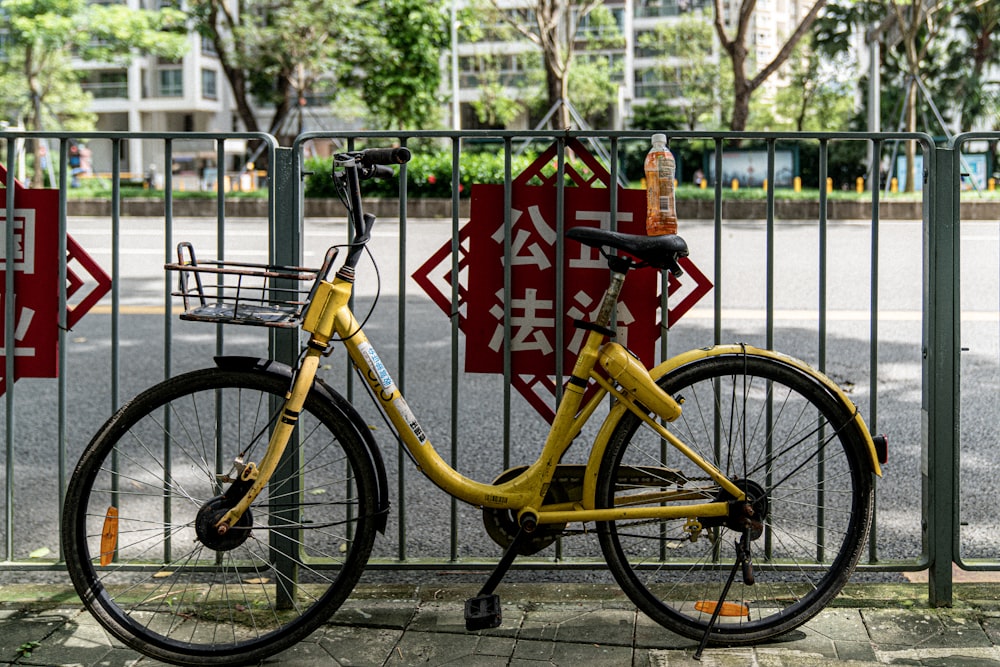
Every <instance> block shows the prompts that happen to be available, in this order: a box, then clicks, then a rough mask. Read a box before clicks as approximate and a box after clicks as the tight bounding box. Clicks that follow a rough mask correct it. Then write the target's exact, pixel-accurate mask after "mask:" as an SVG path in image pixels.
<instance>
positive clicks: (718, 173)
mask: <svg viewBox="0 0 1000 667" xmlns="http://www.w3.org/2000/svg"><path fill="white" fill-rule="evenodd" d="M713 159H714V160H715V211H714V214H713V219H712V221H713V227H714V230H715V248H714V253H715V273H714V275H713V278H714V281H715V287H713V288H712V295H713V297H714V299H715V313H714V318H713V322H712V325H713V326H712V331H713V334H714V336H713V339H712V340H713V342H714V343H715V344H716V345H719V344H721V343H722V139H716V140H715V155H713ZM715 442H716V443H718V442H719V433H718V424H716V434H715ZM716 460H718V459H716Z"/></svg>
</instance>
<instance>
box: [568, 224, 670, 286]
mask: <svg viewBox="0 0 1000 667" xmlns="http://www.w3.org/2000/svg"><path fill="white" fill-rule="evenodd" d="M566 236H568V237H569V238H571V239H573V240H574V241H579V242H580V243H582V244H584V245H587V246H590V247H591V248H604V247H608V248H614V249H615V250H620V251H622V252H624V253H626V254H628V255H631V256H632V257H634V258H635V259H637V260H639V263H640V264H641V265H643V266H652V267H655V268H657V269H666V270H668V271H670V272H671V273H673V274H674V275H675V276H680V275H682V274H683V273H684V271H683V270H682V269H681V267H680V265H678V264H677V260H678V259H680V258H681V257H687V256H688V247H687V243H686V242H685V241H684V239H682V238H681V237H679V236H677V235H676V234H664V235H662V236H640V235H639V234H622V233H621V232H612V231H608V230H606V229H594V228H593V227H573V228H572V229H569V230H567V231H566Z"/></svg>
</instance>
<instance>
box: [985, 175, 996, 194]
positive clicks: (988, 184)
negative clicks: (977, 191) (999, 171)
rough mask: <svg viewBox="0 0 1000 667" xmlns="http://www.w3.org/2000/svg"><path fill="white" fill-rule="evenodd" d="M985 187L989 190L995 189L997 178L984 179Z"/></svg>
mask: <svg viewBox="0 0 1000 667" xmlns="http://www.w3.org/2000/svg"><path fill="white" fill-rule="evenodd" d="M986 188H987V189H988V190H989V191H990V192H993V191H994V190H996V189H997V179H995V178H991V179H990V180H988V181H986Z"/></svg>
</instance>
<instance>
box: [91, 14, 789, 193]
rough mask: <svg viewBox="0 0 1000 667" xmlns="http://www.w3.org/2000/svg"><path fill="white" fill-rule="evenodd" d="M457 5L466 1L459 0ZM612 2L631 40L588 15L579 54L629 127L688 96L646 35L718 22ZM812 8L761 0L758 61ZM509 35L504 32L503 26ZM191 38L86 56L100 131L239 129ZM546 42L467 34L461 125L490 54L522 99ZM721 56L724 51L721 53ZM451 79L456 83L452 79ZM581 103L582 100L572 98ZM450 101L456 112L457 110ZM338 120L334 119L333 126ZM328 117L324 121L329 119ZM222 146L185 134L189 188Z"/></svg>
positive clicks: (138, 145)
mask: <svg viewBox="0 0 1000 667" xmlns="http://www.w3.org/2000/svg"><path fill="white" fill-rule="evenodd" d="M126 1H127V3H128V4H129V6H132V7H135V8H139V7H143V8H147V9H157V8H159V7H161V6H163V4H165V3H167V2H170V0H126ZM455 2H456V3H457V4H456V7H462V6H464V5H463V3H465V2H466V0H455ZM510 2H511V4H510V6H512V7H513V6H515V5H514V4H513V3H519V4H520V6H526V7H529V8H530V7H532V6H533V1H532V0H510ZM605 6H606V7H607V8H608V10H609V11H610V13H611V15H612V16H613V17H614V21H615V23H616V25H617V29H618V32H619V33H620V37H621V39H619V40H618V46H616V47H614V48H607V47H603V48H594V47H593V44H594V43H595V41H596V42H601V43H604V42H605V41H606V40H594V39H592V38H594V37H600V35H597V34H596V33H595V31H596V30H598V29H599V28H598V27H596V26H591V25H589V24H588V22H587V21H584V22H583V25H582V29H581V30H580V32H579V33H578V34H577V36H576V49H577V54H578V57H580V58H587V57H592V56H594V55H602V56H605V57H607V58H609V59H610V60H611V61H612V62H613V63H614V64H615V65H617V67H616V71H617V72H618V74H617V77H618V79H617V81H616V82H615V83H617V85H618V95H617V96H616V98H615V99H612V100H609V113H608V117H609V119H610V123H609V125H608V127H610V128H613V129H620V128H623V127H625V126H626V125H627V121H628V119H629V118H630V117H631V114H632V110H633V109H634V108H635V107H636V106H637V105H641V104H644V103H646V102H649V101H651V100H655V99H663V98H666V99H668V100H669V99H672V98H676V97H678V96H679V95H680V94H681V90H680V87H679V86H678V85H677V83H676V81H669V80H665V79H664V77H663V56H662V54H661V53H659V52H658V50H656V49H650V48H648V47H644V46H643V44H644V43H645V40H644V39H643V35H645V34H647V33H652V32H653V31H655V30H656V29H657V27H658V26H659V25H661V24H663V23H664V22H669V21H676V20H678V18H680V17H683V16H699V17H702V18H703V19H704V20H705V21H711V20H712V19H711V17H712V13H713V7H712V0H605ZM738 7H739V0H725V1H724V3H723V11H724V14H725V18H726V22H727V23H730V19H729V15H730V14H731V13H732V14H735V12H736V11H737V10H738ZM807 9H808V7H804V8H803V7H800V3H799V2H796V0H758V3H757V10H756V22H755V26H754V29H753V32H752V35H753V37H752V40H751V41H752V47H753V50H754V55H755V57H756V59H757V61H758V62H766V61H767V60H770V59H771V58H772V57H773V56H774V54H775V53H777V50H778V48H780V45H781V41H782V40H783V39H784V37H785V36H786V35H787V34H788V33H789V32H790V31H791V30H792V29H794V26H795V23H796V21H797V17H798V16H799V15H800V14H801V12H803V11H805V10H807ZM497 34H499V33H497ZM188 39H189V40H190V46H189V49H188V51H187V53H186V54H185V55H184V56H183V57H182V58H181V59H180V60H179V61H165V60H162V59H160V58H156V57H150V56H137V57H135V58H134V59H133V60H132V61H131V63H130V64H128V65H127V66H116V65H111V64H107V63H93V62H80V63H78V65H79V67H80V69H81V70H82V71H83V72H84V74H83V77H82V85H83V88H84V90H86V91H87V92H89V93H90V94H91V95H92V96H93V107H92V111H93V112H94V113H96V114H97V117H98V121H97V129H98V130H101V131H128V132H140V131H145V132H231V131H234V130H239V129H240V127H239V123H238V121H237V120H236V118H235V115H234V111H233V104H232V100H231V94H230V90H229V84H228V82H227V80H226V79H225V76H224V74H223V72H222V68H221V65H220V63H219V59H218V55H217V54H216V53H215V52H214V49H213V46H212V43H211V41H210V40H207V39H203V38H201V37H200V36H198V35H197V34H195V33H191V34H190V35H189V36H188ZM538 53H539V51H538V47H537V46H535V45H534V44H532V43H531V42H529V41H528V40H526V39H510V38H509V33H508V37H507V38H505V39H503V40H500V39H495V38H494V39H491V38H489V37H487V38H486V39H483V40H480V41H477V42H473V43H470V42H463V41H462V40H461V39H460V40H459V42H458V46H457V53H456V56H457V58H456V59H455V60H457V64H458V67H457V69H458V75H457V76H456V77H452V76H451V68H452V67H453V64H452V63H453V62H455V60H453V59H452V58H450V57H444V58H442V68H443V69H444V70H445V72H444V76H442V80H443V81H445V82H455V83H453V84H452V85H453V86H454V90H447V91H445V92H446V94H448V95H451V94H454V93H455V92H456V91H457V95H456V96H457V98H458V100H459V103H460V104H459V107H458V108H459V113H460V114H461V118H460V120H459V122H457V123H456V119H454V118H447V119H443V121H444V122H446V123H447V125H449V126H452V127H463V128H473V127H482V126H483V124H481V123H480V122H479V120H478V119H477V118H476V114H475V113H474V111H473V109H472V103H473V102H474V101H476V100H477V99H479V98H480V96H482V95H483V94H484V91H483V84H484V82H485V79H484V62H485V61H486V60H489V62H490V65H489V67H490V69H491V72H492V74H491V75H490V76H498V77H499V82H500V83H501V84H502V86H503V87H504V90H505V93H506V94H507V95H509V96H512V97H515V98H516V97H517V96H520V95H525V94H527V93H526V91H525V89H524V87H523V86H524V84H525V83H526V82H527V81H528V80H529V78H530V77H529V74H530V72H529V70H530V69H531V68H532V67H539V62H540V58H539V57H538ZM714 57H718V55H717V54H716V55H715V56H714ZM446 85H447V84H446ZM571 101H572V100H571ZM454 108H455V107H454V106H451V107H449V115H451V114H453V113H454ZM311 113H312V114H313V116H312V122H311V124H310V127H308V128H307V129H311V130H312V129H315V130H326V129H335V128H336V121H335V120H334V119H333V116H332V115H331V114H329V110H327V109H322V110H321V109H319V108H313V109H312V111H311ZM530 122H531V121H530V120H529V118H528V117H527V115H522V117H521V118H519V119H518V120H517V121H515V122H514V123H513V124H511V125H510V127H511V128H512V129H525V128H528V127H529V123H530ZM327 124H328V125H329V127H326V126H325V125H327ZM321 125H322V126H321ZM91 148H92V151H93V158H92V159H93V163H94V165H95V168H97V169H99V170H107V169H109V168H110V164H111V155H110V151H111V147H110V144H108V143H106V142H94V145H93V146H92V147H91ZM226 151H227V153H228V154H230V155H231V157H227V162H229V164H227V165H223V166H224V167H225V168H226V169H228V170H232V169H234V168H239V164H238V163H239V160H241V159H245V157H246V155H245V147H244V146H243V145H242V144H241V143H240V142H236V141H227V142H226ZM120 158H121V165H122V171H123V172H126V173H129V174H132V175H133V176H135V177H141V176H142V175H146V174H148V173H149V172H150V165H156V167H155V169H153V171H154V172H155V174H154V177H155V178H157V179H162V175H163V171H164V170H165V168H166V165H164V162H163V146H162V143H160V142H143V141H140V140H138V139H132V140H129V141H127V142H123V143H122V145H121V155H120ZM216 161H217V153H216V146H215V144H214V142H211V141H178V142H175V146H174V155H173V164H172V165H171V168H172V169H173V171H174V174H175V179H181V180H182V181H183V182H184V183H186V184H187V185H188V186H189V187H214V178H215V177H216V176H215V175H216V174H217V173H218V165H217V164H215V163H216Z"/></svg>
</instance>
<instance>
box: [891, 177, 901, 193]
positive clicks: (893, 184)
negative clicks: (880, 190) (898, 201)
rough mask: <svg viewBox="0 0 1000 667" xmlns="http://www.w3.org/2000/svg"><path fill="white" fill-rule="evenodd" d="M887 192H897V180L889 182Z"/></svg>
mask: <svg viewBox="0 0 1000 667" xmlns="http://www.w3.org/2000/svg"><path fill="white" fill-rule="evenodd" d="M889 192H899V179H897V178H893V179H892V180H891V181H889Z"/></svg>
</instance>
